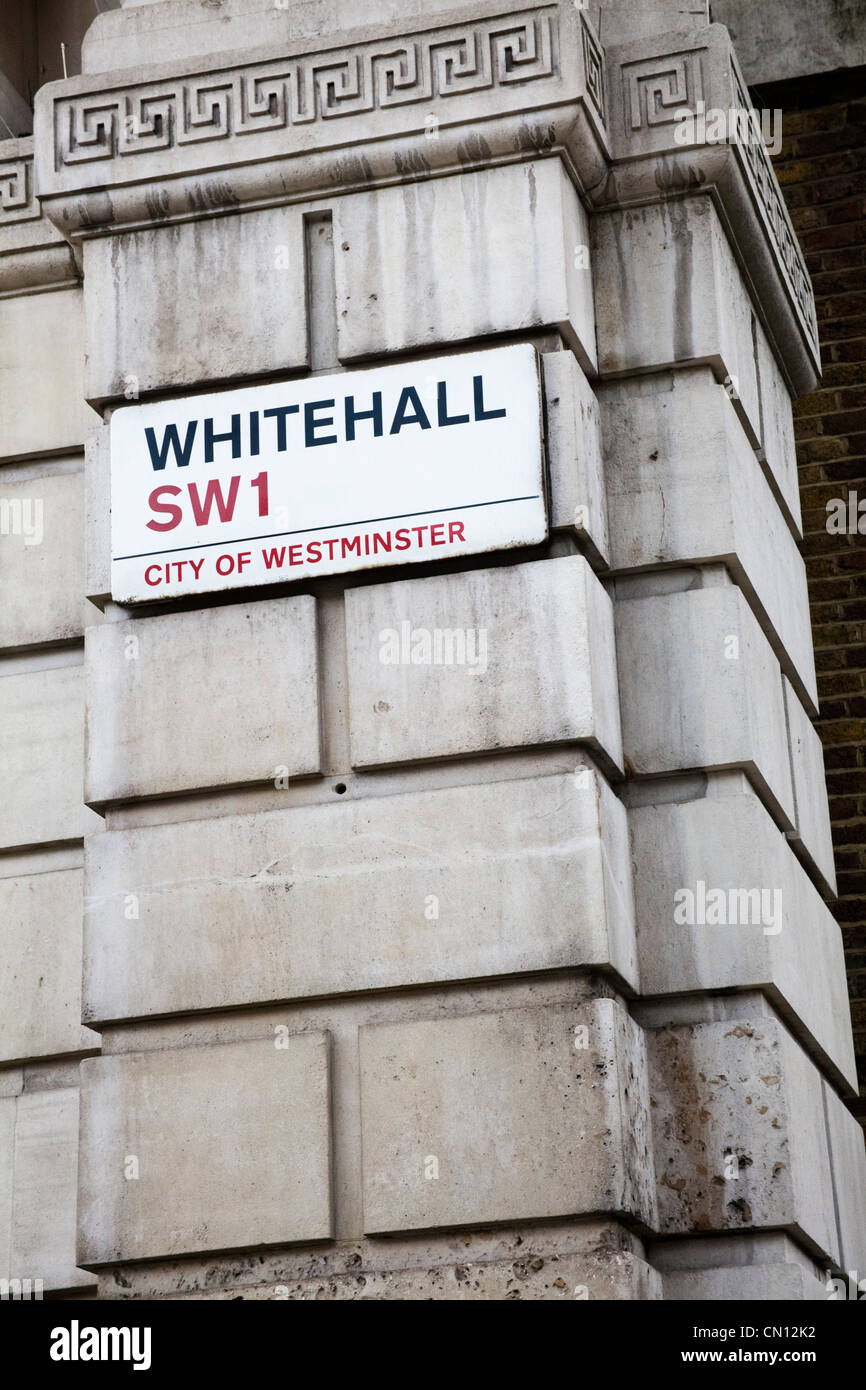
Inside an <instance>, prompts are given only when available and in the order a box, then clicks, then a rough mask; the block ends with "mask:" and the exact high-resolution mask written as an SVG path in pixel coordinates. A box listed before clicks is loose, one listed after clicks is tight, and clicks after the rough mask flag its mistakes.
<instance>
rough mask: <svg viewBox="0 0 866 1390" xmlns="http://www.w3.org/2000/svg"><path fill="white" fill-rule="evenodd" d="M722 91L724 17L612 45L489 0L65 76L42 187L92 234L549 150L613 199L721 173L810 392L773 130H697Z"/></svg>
mask: <svg viewBox="0 0 866 1390" xmlns="http://www.w3.org/2000/svg"><path fill="white" fill-rule="evenodd" d="M701 103H703V107H701V105H700V104H701ZM713 108H718V109H721V110H724V111H729V110H732V109H734V110H736V109H743V110H745V111H750V110H751V106H750V104H749V102H748V93H747V90H746V87H745V84H744V83H743V80H742V77H741V75H740V73H739V69H738V68H737V65H736V61H735V59H734V56H733V53H732V50H731V46H730V40H729V38H728V34H727V31H726V30H725V29H724V28H722V26H720V25H710V26H709V27H707V28H704V29H695V28H692V29H690V30H684V31H681V32H679V33H673V34H668V35H662V36H660V37H656V38H654V39H652V40H641V41H640V42H639V43H634V44H630V45H625V46H620V47H618V48H616V49H613V50H611V51H610V52H609V53H608V54H607V56H606V57H605V55H604V53H603V51H602V50H601V48H600V46H599V44H598V42H597V40H596V38H595V35H594V34H593V31H592V29H591V28H590V26H589V25H588V24H587V22H586V19H585V17H584V15H583V14H582V13H581V12H580V11H579V10H578V9H577V8H576V7H575V6H574V5H573V4H572V3H570V0H554V2H553V3H551V2H548V3H545V0H526V2H525V3H524V4H523V5H520V6H518V7H511V8H509V7H507V6H506V5H502V4H500V5H493V4H491V3H489V0H488V3H486V4H484V3H482V4H476V5H475V6H473V7H472V8H471V9H467V10H465V11H458V12H450V13H449V14H448V15H447V16H440V17H439V18H438V19H436V18H435V17H434V18H433V19H430V20H427V21H425V22H424V23H423V24H419V25H418V27H417V28H414V29H412V30H411V31H409V32H406V33H404V34H401V35H396V36H395V35H394V33H393V32H390V33H388V32H386V33H383V32H382V30H381V26H380V27H379V28H378V29H377V28H375V27H373V28H372V29H371V28H369V27H368V28H367V29H360V30H356V31H353V32H352V33H350V34H346V35H344V36H343V37H342V42H341V43H340V45H339V46H334V47H323V46H322V44H321V41H319V42H313V41H307V42H305V43H300V44H298V45H297V47H296V48H294V49H293V51H292V52H291V53H289V54H280V53H275V52H274V51H273V49H269V50H267V51H264V52H263V51H261V50H257V51H245V52H244V53H243V54H242V55H241V56H240V57H238V56H236V55H226V54H222V55H219V54H218V55H215V56H212V57H211V58H209V59H208V60H207V63H206V65H203V64H202V61H201V60H197V61H194V62H189V61H188V62H186V63H178V64H169V65H166V64H163V65H160V66H156V67H152V68H148V69H147V70H145V71H143V72H139V73H137V74H135V75H133V73H131V72H130V71H128V70H123V71H122V72H115V73H108V74H103V75H90V76H84V77H76V78H72V79H70V80H68V81H64V82H56V83H51V84H48V85H47V86H45V87H43V88H42V89H41V90H40V92H39V93H38V95H37V101H36V171H37V189H36V191H37V194H38V195H39V197H40V198H41V199H42V202H43V208H44V211H45V212H46V214H47V216H48V217H50V218H51V220H52V221H53V222H54V224H55V225H56V226H57V227H58V228H59V229H60V230H61V232H62V233H63V234H64V236H66V237H68V238H69V239H70V240H71V241H73V242H75V241H77V240H79V239H81V238H86V237H90V236H103V235H111V234H113V233H117V232H121V231H129V230H135V229H136V228H140V227H147V226H152V225H160V224H165V223H168V222H173V221H183V220H189V219H194V218H200V217H205V216H211V215H218V214H220V213H226V212H234V211H240V210H242V209H247V208H255V207H264V206H269V205H274V204H280V203H290V202H296V203H297V202H302V203H305V202H309V201H313V200H315V199H318V198H322V197H328V196H333V195H334V194H335V193H346V192H353V191H356V190H359V189H366V188H370V187H376V186H383V185H387V184H390V183H404V182H406V181H409V180H416V179H425V178H430V177H435V176H437V175H442V174H447V173H452V172H461V171H465V170H467V169H473V168H484V167H487V166H490V165H495V164H499V163H509V162H514V161H516V160H520V159H525V158H533V157H537V156H539V155H558V156H559V157H561V158H562V159H563V160H564V162H565V164H566V166H567V167H568V169H569V172H570V174H571V177H572V178H573V180H574V182H575V184H576V185H577V187H578V189H579V190H580V191H581V192H582V194H583V196H584V198H585V200H586V202H587V204H588V205H590V206H594V207H595V208H597V209H599V210H606V209H610V208H615V207H629V206H637V205H640V204H642V203H648V202H656V201H658V200H659V199H667V198H671V197H679V196H683V195H685V194H689V193H695V192H705V193H707V194H709V195H710V196H712V197H713V199H714V201H715V202H716V205H717V207H718V210H719V213H720V216H721V217H722V220H723V222H724V224H725V226H726V228H727V231H728V234H729V236H730V239H731V243H732V245H733V247H734V250H735V252H736V254H737V257H738V259H739V261H740V264H741V266H742V268H743V271H744V273H745V275H746V278H747V281H748V283H749V284H750V286H751V289H752V292H753V296H754V300H755V303H756V306H757V308H758V312H759V314H760V315H761V318H762V320H763V322H764V325H765V327H766V329H767V331H768V334H769V336H770V339H771V341H772V342H773V344H774V346H775V350H776V354H777V356H778V358H779V361H780V363H781V364H782V366H783V370H784V371H785V373H786V375H787V377H788V380H789V382H790V383H791V385H792V387H793V388H794V389H795V390H796V391H797V392H798V393H803V392H806V391H809V390H811V389H812V387H813V386H814V383H815V381H816V379H817V373H818V371H819V369H820V368H819V356H818V344H817V330H816V320H815V310H814V302H813V299H812V292H811V286H810V284H809V279H808V275H807V273H806V269H805V264H804V261H803V257H802V253H801V251H800V248H799V246H798V244H797V241H796V237H795V235H794V232H793V228H792V226H791V222H790V219H789V217H788V214H787V211H786V209H785V205H784V202H783V199H782V196H781V192H780V189H779V186H778V183H777V181H776V178H775V175H774V173H773V170H772V166H771V164H770V161H769V157H768V155H767V152H766V149H765V148H764V146H763V144H761V143H760V141H758V140H749V141H742V140H740V141H737V140H734V141H732V142H730V143H726V142H721V143H720V142H718V141H713V140H702V139H701V138H695V139H694V140H693V141H691V142H690V143H687V144H684V143H682V141H681V140H680V139H679V136H680V134H681V130H680V129H679V128H678V127H681V125H682V116H683V114H684V113H687V112H698V111H699V110H701V109H707V110H709V109H713Z"/></svg>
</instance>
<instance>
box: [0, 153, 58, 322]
mask: <svg viewBox="0 0 866 1390" xmlns="http://www.w3.org/2000/svg"><path fill="white" fill-rule="evenodd" d="M34 183H35V179H34V165H33V140H32V138H31V137H30V136H27V137H26V138H23V139H20V140H3V141H0V298H2V297H3V296H5V295H9V294H27V293H31V294H32V293H34V292H36V291H38V290H41V289H55V288H57V287H58V286H60V285H64V284H71V283H77V272H76V268H75V261H74V258H73V255H72V251H71V249H70V247H69V244H68V242H67V241H66V240H65V239H64V237H63V236H62V235H61V234H60V232H59V231H58V230H57V228H56V227H55V226H53V224H52V223H51V222H49V221H48V218H47V217H43V215H42V209H41V207H40V204H39V199H38V198H37V197H36V194H35V190H34Z"/></svg>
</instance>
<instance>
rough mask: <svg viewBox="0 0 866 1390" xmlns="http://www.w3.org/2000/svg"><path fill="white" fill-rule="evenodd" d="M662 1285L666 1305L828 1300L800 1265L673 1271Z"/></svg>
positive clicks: (821, 1289) (736, 1266)
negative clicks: (671, 1302) (679, 1303)
mask: <svg viewBox="0 0 866 1390" xmlns="http://www.w3.org/2000/svg"><path fill="white" fill-rule="evenodd" d="M662 1282H663V1288H664V1295H663V1297H664V1299H665V1302H667V1301H668V1300H671V1301H675V1302H676V1301H679V1302H684V1303H720V1302H746V1303H751V1302H776V1303H817V1302H821V1301H823V1300H824V1299H825V1298H826V1297H827V1294H826V1291H825V1289H824V1285H823V1284H822V1282H821V1280H820V1279H816V1278H815V1277H814V1275H811V1274H810V1273H809V1272H808V1270H806V1269H804V1268H803V1266H802V1265H799V1264H759V1265H722V1266H720V1267H719V1268H717V1269H673V1270H670V1272H669V1273H667V1274H665V1275H663V1281H662Z"/></svg>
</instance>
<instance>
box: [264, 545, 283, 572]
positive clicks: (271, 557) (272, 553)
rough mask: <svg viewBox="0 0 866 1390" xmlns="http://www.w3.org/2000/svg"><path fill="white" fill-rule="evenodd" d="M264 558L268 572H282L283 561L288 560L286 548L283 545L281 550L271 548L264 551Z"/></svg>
mask: <svg viewBox="0 0 866 1390" xmlns="http://www.w3.org/2000/svg"><path fill="white" fill-rule="evenodd" d="M262 558H263V560H264V562H265V569H266V570H281V569H282V568H283V561H284V560H285V558H286V547H285V546H284V545H281V546H280V548H279V550H277V548H276V546H271V548H270V550H263V551H262Z"/></svg>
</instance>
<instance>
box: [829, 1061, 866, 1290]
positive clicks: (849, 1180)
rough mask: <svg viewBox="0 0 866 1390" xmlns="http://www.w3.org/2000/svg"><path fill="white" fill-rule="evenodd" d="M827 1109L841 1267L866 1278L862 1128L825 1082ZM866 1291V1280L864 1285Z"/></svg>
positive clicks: (865, 1164) (865, 1155)
mask: <svg viewBox="0 0 866 1390" xmlns="http://www.w3.org/2000/svg"><path fill="white" fill-rule="evenodd" d="M824 1109H825V1115H826V1120H827V1133H828V1135H829V1140H830V1163H831V1166H832V1169H833V1190H834V1192H835V1194H836V1210H837V1213H838V1218H839V1245H840V1259H839V1266H840V1268H841V1269H842V1270H844V1271H845V1273H847V1272H848V1271H849V1270H855V1271H856V1282H858V1283H859V1282H860V1280H864V1281H866V1203H864V1201H863V1194H864V1192H866V1148H864V1142H863V1140H864V1136H863V1128H862V1126H861V1125H860V1124H858V1123H857V1121H856V1120H855V1118H854V1116H853V1115H852V1114H851V1112H850V1110H849V1109H848V1108H847V1106H845V1105H844V1104H843V1103H842V1101H841V1100H840V1099H839V1097H838V1095H837V1094H836V1092H835V1091H834V1090H833V1089H832V1087H831V1086H829V1085H828V1083H827V1082H826V1081H825V1082H824ZM863 1291H864V1292H866V1283H864V1284H863Z"/></svg>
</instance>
